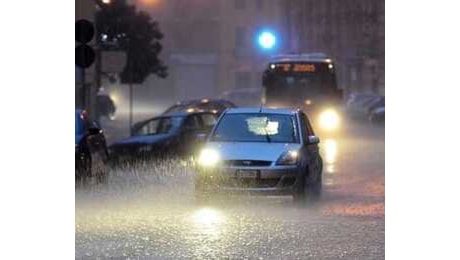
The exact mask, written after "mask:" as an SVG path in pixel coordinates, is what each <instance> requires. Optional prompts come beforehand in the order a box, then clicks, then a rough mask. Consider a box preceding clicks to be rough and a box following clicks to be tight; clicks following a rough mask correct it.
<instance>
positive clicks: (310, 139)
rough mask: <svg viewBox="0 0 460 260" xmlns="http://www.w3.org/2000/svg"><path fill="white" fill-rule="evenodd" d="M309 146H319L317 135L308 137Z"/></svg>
mask: <svg viewBox="0 0 460 260" xmlns="http://www.w3.org/2000/svg"><path fill="white" fill-rule="evenodd" d="M308 144H319V137H318V136H315V135H310V136H308Z"/></svg>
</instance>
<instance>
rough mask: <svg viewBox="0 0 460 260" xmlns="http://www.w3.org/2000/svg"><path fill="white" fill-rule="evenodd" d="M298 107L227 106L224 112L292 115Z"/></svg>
mask: <svg viewBox="0 0 460 260" xmlns="http://www.w3.org/2000/svg"><path fill="white" fill-rule="evenodd" d="M298 111H299V110H298V109H292V108H269V107H262V108H260V107H237V108H229V109H227V110H226V112H225V113H226V114H245V113H266V114H283V115H293V114H295V113H297V112H298Z"/></svg>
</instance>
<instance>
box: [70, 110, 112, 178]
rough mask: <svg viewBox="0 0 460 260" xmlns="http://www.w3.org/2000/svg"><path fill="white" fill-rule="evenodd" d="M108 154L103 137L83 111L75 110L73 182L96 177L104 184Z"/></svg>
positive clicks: (94, 123)
mask: <svg viewBox="0 0 460 260" xmlns="http://www.w3.org/2000/svg"><path fill="white" fill-rule="evenodd" d="M107 161H108V152H107V145H106V141H105V136H104V133H103V131H102V129H101V128H100V127H99V126H98V125H97V123H96V122H95V121H92V120H90V119H89V117H88V115H87V113H86V112H85V111H84V110H75V181H76V182H80V181H86V180H87V178H90V177H96V178H97V180H98V181H99V182H106V181H107V177H108V168H107Z"/></svg>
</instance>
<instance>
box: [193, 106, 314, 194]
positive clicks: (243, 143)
mask: <svg viewBox="0 0 460 260" xmlns="http://www.w3.org/2000/svg"><path fill="white" fill-rule="evenodd" d="M318 143H319V138H318V137H317V136H315V133H314V132H313V129H312V126H311V124H310V121H309V119H308V117H307V115H306V114H305V113H303V112H302V111H300V110H293V109H270V108H262V109H260V108H232V109H229V110H227V111H225V112H224V113H223V114H222V116H221V117H220V118H219V121H218V122H217V124H216V126H215V127H214V129H213V130H212V132H211V133H210V135H209V137H208V139H207V142H206V144H205V145H204V147H203V149H202V150H201V152H200V154H199V156H198V167H197V171H198V174H197V177H196V180H195V190H196V194H197V196H198V198H199V199H202V198H206V197H207V196H212V193H215V192H230V193H232V192H249V193H256V194H267V195H268V194H272V195H292V196H293V197H294V200H295V201H305V200H312V201H314V200H317V199H318V198H319V196H320V194H321V187H322V167H323V163H322V158H321V156H320V154H319V147H318Z"/></svg>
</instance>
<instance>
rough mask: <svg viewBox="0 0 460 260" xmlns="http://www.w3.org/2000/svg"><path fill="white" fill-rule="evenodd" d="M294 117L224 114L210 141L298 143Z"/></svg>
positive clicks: (261, 114) (262, 114)
mask: <svg viewBox="0 0 460 260" xmlns="http://www.w3.org/2000/svg"><path fill="white" fill-rule="evenodd" d="M294 119H295V118H294V116H292V115H281V114H264V113H251V114H249V113H244V114H226V115H225V116H224V117H223V118H222V119H221V120H220V122H219V124H218V125H217V128H216V129H215V131H214V133H213V135H212V137H211V140H212V141H217V142H274V143H298V142H299V138H298V134H297V127H296V124H295V120H294Z"/></svg>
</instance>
